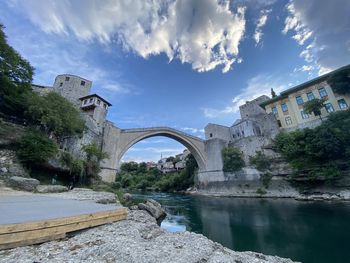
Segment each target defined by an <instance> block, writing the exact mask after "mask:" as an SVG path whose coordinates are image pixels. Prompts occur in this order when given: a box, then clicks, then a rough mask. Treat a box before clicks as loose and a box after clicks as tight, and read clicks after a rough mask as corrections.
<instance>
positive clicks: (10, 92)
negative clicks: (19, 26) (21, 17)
mask: <svg viewBox="0 0 350 263" xmlns="http://www.w3.org/2000/svg"><path fill="white" fill-rule="evenodd" d="M0 58H1V59H0V111H2V112H3V113H6V114H9V115H14V116H19V117H22V115H23V112H24V110H25V107H26V97H27V95H28V93H30V92H31V86H30V83H31V81H32V78H33V71H34V69H33V67H32V66H31V65H30V64H29V62H28V61H26V60H25V59H23V58H22V57H21V55H20V54H18V53H17V51H16V50H14V49H13V48H12V47H11V46H10V45H9V44H8V43H7V39H6V35H5V33H4V26H3V25H1V24H0Z"/></svg>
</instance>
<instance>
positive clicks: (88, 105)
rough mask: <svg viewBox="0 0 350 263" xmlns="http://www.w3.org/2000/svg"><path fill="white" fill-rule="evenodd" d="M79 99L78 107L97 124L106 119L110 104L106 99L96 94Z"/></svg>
mask: <svg viewBox="0 0 350 263" xmlns="http://www.w3.org/2000/svg"><path fill="white" fill-rule="evenodd" d="M79 100H80V101H81V106H80V109H81V110H82V111H83V112H84V113H85V114H87V115H88V116H90V117H91V118H92V119H93V120H95V121H96V123H97V124H103V123H104V122H105V121H106V115H107V111H108V107H110V106H112V104H110V103H109V102H108V101H106V100H105V99H103V98H102V97H100V96H99V95H97V94H91V95H87V96H84V97H81V98H79Z"/></svg>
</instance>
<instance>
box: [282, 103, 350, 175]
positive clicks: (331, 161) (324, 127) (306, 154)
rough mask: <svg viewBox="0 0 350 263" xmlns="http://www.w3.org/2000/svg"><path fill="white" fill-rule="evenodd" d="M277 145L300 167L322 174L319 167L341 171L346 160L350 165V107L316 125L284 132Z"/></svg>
mask: <svg viewBox="0 0 350 263" xmlns="http://www.w3.org/2000/svg"><path fill="white" fill-rule="evenodd" d="M275 146H276V148H277V150H278V151H279V152H280V153H281V154H282V155H283V156H284V157H286V159H287V160H288V162H290V163H291V165H292V166H293V167H295V168H297V169H302V170H305V169H313V170H314V171H317V173H318V174H319V175H322V174H324V172H322V170H319V169H318V168H319V167H333V168H331V170H332V171H331V170H328V172H331V174H338V172H337V171H336V170H338V171H339V170H341V169H342V166H343V165H344V163H347V164H348V165H349V157H350V156H349V153H350V111H349V110H346V111H341V112H335V113H332V114H331V115H330V116H329V118H328V119H327V120H326V121H324V122H323V123H322V124H321V125H320V126H318V127H316V128H315V129H304V130H297V131H294V132H291V133H280V134H279V135H278V136H277V137H276V139H275ZM327 169H328V168H327ZM327 169H326V170H327ZM329 169H330V168H329ZM326 170H325V171H326ZM312 176H313V175H312V174H310V177H312ZM328 178H329V177H328Z"/></svg>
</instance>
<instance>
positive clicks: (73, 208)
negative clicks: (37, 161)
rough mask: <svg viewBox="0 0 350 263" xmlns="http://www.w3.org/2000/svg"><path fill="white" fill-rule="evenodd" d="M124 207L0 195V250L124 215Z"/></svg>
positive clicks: (125, 215) (43, 240) (45, 238)
mask: <svg viewBox="0 0 350 263" xmlns="http://www.w3.org/2000/svg"><path fill="white" fill-rule="evenodd" d="M127 213H128V212H127V209H126V208H124V207H121V206H116V205H102V204H96V203H93V202H90V201H77V200H67V199H61V198H52V197H47V196H39V195H30V196H1V197H0V250H1V249H9V248H14V247H18V246H25V245H31V244H38V243H42V242H46V241H49V240H54V239H60V238H64V237H65V236H66V234H67V233H70V232H74V231H77V230H82V229H86V228H90V227H94V226H99V225H103V224H107V223H112V222H115V221H119V220H123V219H125V218H126V217H127Z"/></svg>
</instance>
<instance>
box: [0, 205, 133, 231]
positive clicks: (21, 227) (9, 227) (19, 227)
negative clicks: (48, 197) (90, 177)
mask: <svg viewBox="0 0 350 263" xmlns="http://www.w3.org/2000/svg"><path fill="white" fill-rule="evenodd" d="M127 213H128V210H127V208H125V207H123V208H118V209H115V210H108V211H103V212H97V213H90V214H83V215H77V216H71V217H64V218H58V219H48V220H40V221H33V222H27V223H18V224H6V225H5V224H4V225H0V235H1V234H7V233H16V232H21V231H29V230H35V229H44V228H49V227H53V226H60V225H66V224H70V223H77V222H82V221H88V220H94V219H99V218H105V217H108V216H117V215H123V214H127Z"/></svg>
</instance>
